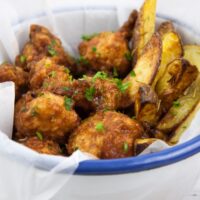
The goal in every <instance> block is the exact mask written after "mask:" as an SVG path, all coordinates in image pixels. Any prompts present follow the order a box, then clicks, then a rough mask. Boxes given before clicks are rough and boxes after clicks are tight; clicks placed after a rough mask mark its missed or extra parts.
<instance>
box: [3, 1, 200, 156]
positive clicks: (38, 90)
mask: <svg viewBox="0 0 200 200" xmlns="http://www.w3.org/2000/svg"><path fill="white" fill-rule="evenodd" d="M155 20H156V0H146V1H145V2H144V4H143V6H142V8H141V9H140V11H139V12H137V11H135V10H133V11H132V13H131V14H130V16H129V18H128V20H127V21H126V22H125V23H124V24H123V25H122V27H120V28H119V30H118V31H116V32H112V31H110V32H101V33H91V35H83V36H82V39H83V41H82V42H81V43H80V44H79V46H78V50H79V54H80V56H79V57H78V58H73V57H72V56H71V55H70V54H69V53H68V52H65V50H64V48H63V46H62V43H61V40H60V39H59V38H57V37H56V36H55V35H53V34H52V33H51V32H50V31H49V30H48V29H47V28H45V27H42V26H40V25H31V28H30V40H29V41H28V42H27V43H26V44H25V46H24V48H23V49H22V51H21V53H20V55H17V57H16V61H15V64H9V63H3V64H2V65H1V67H0V82H5V81H13V82H14V83H15V88H16V106H15V123H14V133H13V139H14V140H16V141H17V142H19V143H21V144H23V145H25V146H27V147H29V148H31V149H33V150H35V151H37V152H39V153H45V154H52V155H62V156H68V155H71V154H72V153H73V152H74V151H76V150H77V149H79V150H81V151H83V152H87V153H90V154H92V155H94V156H96V157H98V158H100V159H113V158H124V157H131V156H136V155H138V154H139V153H141V152H142V151H143V150H144V149H145V148H146V147H148V146H149V145H150V144H152V143H153V142H154V141H156V140H159V139H160V140H164V141H165V142H167V143H169V144H175V143H177V142H178V140H179V138H180V136H181V134H180V132H179V131H177V130H178V129H179V127H180V126H181V125H182V124H183V123H184V121H185V120H186V119H187V118H188V117H189V115H190V113H191V112H192V111H193V110H194V108H195V107H196V106H197V105H198V103H199V100H200V74H199V70H200V56H199V50H200V47H199V46H196V45H186V46H184V45H183V44H182V40H181V36H180V35H179V34H178V33H177V32H176V30H175V28H174V26H173V24H172V22H164V23H162V24H161V25H160V26H159V27H158V29H155Z"/></svg>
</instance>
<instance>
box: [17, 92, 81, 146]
mask: <svg viewBox="0 0 200 200" xmlns="http://www.w3.org/2000/svg"><path fill="white" fill-rule="evenodd" d="M78 125H79V117H78V115H77V114H76V112H75V111H74V110H73V108H71V109H70V110H67V109H66V108H65V106H64V97H61V96H58V95H54V94H52V93H49V92H43V93H41V94H31V92H29V93H27V94H26V95H24V96H23V97H22V98H21V99H20V100H19V101H18V102H17V104H16V110H15V127H16V129H17V132H18V134H19V135H16V136H17V137H18V138H22V137H25V136H34V135H35V133H36V132H37V131H39V132H41V133H42V134H43V135H44V137H45V138H49V139H53V140H55V141H58V142H59V141H61V142H63V140H64V139H65V138H66V137H67V136H68V135H69V133H70V131H72V130H73V129H74V128H76V127H77V126H78Z"/></svg>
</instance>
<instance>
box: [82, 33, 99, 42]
mask: <svg viewBox="0 0 200 200" xmlns="http://www.w3.org/2000/svg"><path fill="white" fill-rule="evenodd" d="M97 35H98V33H93V34H91V35H82V36H81V38H82V40H85V41H90V40H91V39H92V38H94V37H95V36H97Z"/></svg>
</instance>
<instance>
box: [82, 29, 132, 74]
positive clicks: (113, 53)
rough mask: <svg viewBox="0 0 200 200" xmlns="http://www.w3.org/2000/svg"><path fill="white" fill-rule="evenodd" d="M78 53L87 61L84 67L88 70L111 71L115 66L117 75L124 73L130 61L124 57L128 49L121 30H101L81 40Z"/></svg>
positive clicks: (128, 52)
mask: <svg viewBox="0 0 200 200" xmlns="http://www.w3.org/2000/svg"><path fill="white" fill-rule="evenodd" d="M79 53H80V55H81V56H83V57H84V59H85V60H86V61H87V62H88V64H87V65H86V68H88V69H89V71H90V70H91V71H93V72H97V71H104V72H107V73H113V70H114V68H115V69H116V70H117V72H118V74H119V75H125V74H126V72H127V71H128V70H129V68H130V61H129V60H128V59H127V58H126V54H130V51H129V48H128V41H127V40H126V38H125V34H124V33H123V32H116V33H113V32H102V33H100V34H98V35H97V36H95V37H93V38H92V39H91V40H89V41H83V42H81V43H80V45H79Z"/></svg>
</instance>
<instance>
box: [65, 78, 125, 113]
mask: <svg viewBox="0 0 200 200" xmlns="http://www.w3.org/2000/svg"><path fill="white" fill-rule="evenodd" d="M72 91H73V95H72V98H73V100H74V101H75V106H76V107H79V108H82V109H83V110H85V111H101V110H116V109H117V108H118V107H119V105H120V103H121V98H122V92H121V91H120V90H119V88H118V87H117V84H116V83H115V82H114V81H113V79H109V78H107V79H101V78H97V79H95V80H94V79H93V78H92V77H87V78H85V79H79V80H75V81H73V86H72ZM64 93H66V94H67V93H68V91H66V92H64Z"/></svg>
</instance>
